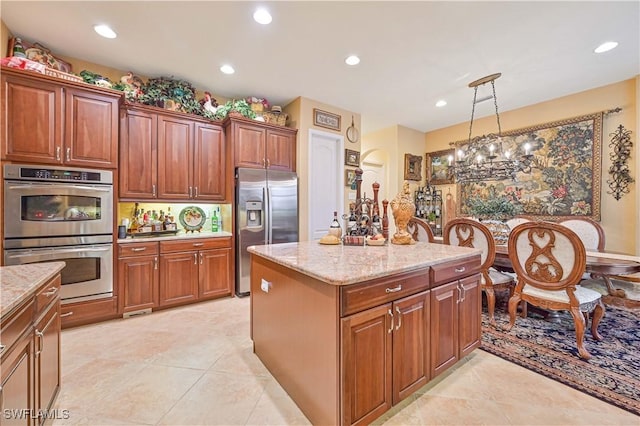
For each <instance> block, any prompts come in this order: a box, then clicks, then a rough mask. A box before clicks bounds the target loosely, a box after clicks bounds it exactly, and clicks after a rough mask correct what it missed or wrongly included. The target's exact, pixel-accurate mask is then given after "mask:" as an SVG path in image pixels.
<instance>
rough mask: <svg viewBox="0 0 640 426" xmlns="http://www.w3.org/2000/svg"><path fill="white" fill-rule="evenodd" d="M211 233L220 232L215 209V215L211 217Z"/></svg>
mask: <svg viewBox="0 0 640 426" xmlns="http://www.w3.org/2000/svg"><path fill="white" fill-rule="evenodd" d="M211 232H218V215H217V214H216V209H213V215H212V216H211Z"/></svg>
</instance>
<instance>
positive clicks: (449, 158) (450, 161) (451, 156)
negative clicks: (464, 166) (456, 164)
mask: <svg viewBox="0 0 640 426" xmlns="http://www.w3.org/2000/svg"><path fill="white" fill-rule="evenodd" d="M447 159H448V160H449V165H451V164H452V163H453V155H450V156H449V157H447Z"/></svg>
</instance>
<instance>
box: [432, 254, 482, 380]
mask: <svg viewBox="0 0 640 426" xmlns="http://www.w3.org/2000/svg"><path fill="white" fill-rule="evenodd" d="M474 269H476V271H475V273H474V274H473V275H469V274H470V273H472V272H474ZM431 274H432V280H433V281H434V283H433V288H432V290H431V326H430V327H431V378H435V377H436V376H438V375H439V374H441V373H443V372H444V371H446V370H447V369H448V368H449V367H451V366H452V365H454V364H455V363H456V362H458V360H460V359H461V358H464V357H465V356H466V355H467V354H469V353H471V351H473V350H474V349H475V348H477V347H479V346H480V338H481V333H482V323H481V313H482V293H481V287H480V274H479V273H477V268H474V265H473V263H470V262H467V263H462V264H460V263H458V264H456V263H448V264H444V265H442V266H434V267H432V269H431Z"/></svg>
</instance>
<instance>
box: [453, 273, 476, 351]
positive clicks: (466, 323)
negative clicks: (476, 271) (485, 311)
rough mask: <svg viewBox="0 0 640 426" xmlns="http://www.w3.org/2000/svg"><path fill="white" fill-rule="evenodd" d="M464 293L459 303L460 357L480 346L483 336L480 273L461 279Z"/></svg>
mask: <svg viewBox="0 0 640 426" xmlns="http://www.w3.org/2000/svg"><path fill="white" fill-rule="evenodd" d="M460 288H461V289H462V295H461V296H460V303H459V304H458V317H459V333H460V334H459V335H460V339H459V341H460V358H464V357H465V356H467V355H468V354H469V353H470V352H471V351H473V350H474V349H476V348H478V347H480V338H481V336H482V292H481V289H480V275H475V276H472V277H469V278H465V279H462V280H460Z"/></svg>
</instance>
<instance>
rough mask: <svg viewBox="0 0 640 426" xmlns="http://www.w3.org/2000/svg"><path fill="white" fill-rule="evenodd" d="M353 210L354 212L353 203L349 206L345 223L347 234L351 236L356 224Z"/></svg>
mask: <svg viewBox="0 0 640 426" xmlns="http://www.w3.org/2000/svg"><path fill="white" fill-rule="evenodd" d="M353 210H354V205H353V203H352V204H349V220H348V221H347V233H348V234H352V235H353V232H354V231H355V229H356V225H357V222H358V220H357V219H356V214H355V212H354V211H353Z"/></svg>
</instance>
